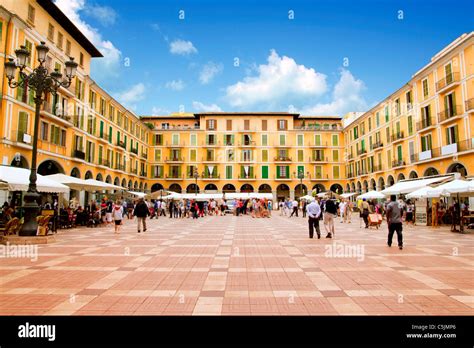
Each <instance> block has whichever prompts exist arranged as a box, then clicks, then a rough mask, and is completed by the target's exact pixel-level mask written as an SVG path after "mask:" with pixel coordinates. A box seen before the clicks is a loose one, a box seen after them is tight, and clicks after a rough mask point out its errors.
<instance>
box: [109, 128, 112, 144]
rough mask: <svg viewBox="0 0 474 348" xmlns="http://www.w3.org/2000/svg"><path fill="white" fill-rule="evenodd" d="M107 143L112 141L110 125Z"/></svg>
mask: <svg viewBox="0 0 474 348" xmlns="http://www.w3.org/2000/svg"><path fill="white" fill-rule="evenodd" d="M109 143H112V126H110V127H109Z"/></svg>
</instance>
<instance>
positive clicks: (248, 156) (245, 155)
mask: <svg viewBox="0 0 474 348" xmlns="http://www.w3.org/2000/svg"><path fill="white" fill-rule="evenodd" d="M242 160H243V161H251V160H252V150H242Z"/></svg>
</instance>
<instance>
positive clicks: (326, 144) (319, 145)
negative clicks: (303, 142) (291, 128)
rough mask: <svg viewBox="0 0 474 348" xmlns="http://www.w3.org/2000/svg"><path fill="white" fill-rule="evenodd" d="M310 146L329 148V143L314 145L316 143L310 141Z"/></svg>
mask: <svg viewBox="0 0 474 348" xmlns="http://www.w3.org/2000/svg"><path fill="white" fill-rule="evenodd" d="M308 146H309V147H327V146H328V143H327V141H326V142H324V143H322V142H320V143H319V144H314V143H312V142H310V141H308Z"/></svg>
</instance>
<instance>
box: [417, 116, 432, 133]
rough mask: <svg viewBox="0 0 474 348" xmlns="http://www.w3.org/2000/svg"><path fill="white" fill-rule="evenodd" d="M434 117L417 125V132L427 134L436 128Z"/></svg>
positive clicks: (427, 118) (425, 119)
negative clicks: (426, 132)
mask: <svg viewBox="0 0 474 348" xmlns="http://www.w3.org/2000/svg"><path fill="white" fill-rule="evenodd" d="M435 122H436V120H435V118H434V117H426V118H422V119H421V121H419V122H417V123H416V130H417V131H418V132H425V131H428V130H430V129H433V128H434V127H436V125H435Z"/></svg>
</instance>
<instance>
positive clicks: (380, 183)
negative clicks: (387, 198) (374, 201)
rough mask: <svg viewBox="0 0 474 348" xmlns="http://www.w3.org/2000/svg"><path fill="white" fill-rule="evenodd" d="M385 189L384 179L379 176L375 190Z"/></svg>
mask: <svg viewBox="0 0 474 348" xmlns="http://www.w3.org/2000/svg"><path fill="white" fill-rule="evenodd" d="M384 189H385V180H384V179H383V177H382V176H381V177H380V178H379V180H378V187H377V191H382V190H384Z"/></svg>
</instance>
